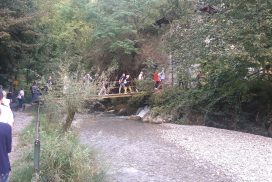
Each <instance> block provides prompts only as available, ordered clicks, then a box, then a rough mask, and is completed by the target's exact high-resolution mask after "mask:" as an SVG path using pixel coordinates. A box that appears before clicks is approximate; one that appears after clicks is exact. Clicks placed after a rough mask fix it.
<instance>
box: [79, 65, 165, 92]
mask: <svg viewBox="0 0 272 182" xmlns="http://www.w3.org/2000/svg"><path fill="white" fill-rule="evenodd" d="M84 78H85V77H84ZM137 79H138V81H142V80H144V79H145V75H144V72H143V71H141V72H140V73H139V75H138V77H137ZM164 80H165V71H164V69H162V70H161V72H159V73H158V71H157V70H156V71H155V72H154V73H153V81H154V88H155V89H161V88H162V83H163V82H164ZM133 86H135V89H134V90H133V89H132V88H133ZM134 91H136V92H138V89H137V87H136V85H135V84H134V83H133V79H132V78H131V76H130V75H129V74H127V75H126V74H125V73H123V74H122V75H121V76H120V77H119V79H118V81H113V82H112V84H111V82H108V81H105V80H103V81H102V82H101V89H100V91H99V92H98V95H107V94H109V93H119V94H121V93H124V94H127V93H133V92H134Z"/></svg>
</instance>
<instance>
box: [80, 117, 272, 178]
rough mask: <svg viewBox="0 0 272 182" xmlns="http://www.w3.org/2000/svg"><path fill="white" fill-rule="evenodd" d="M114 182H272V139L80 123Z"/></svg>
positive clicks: (126, 123)
mask: <svg viewBox="0 0 272 182" xmlns="http://www.w3.org/2000/svg"><path fill="white" fill-rule="evenodd" d="M77 118H78V119H77V123H76V125H77V126H78V127H79V131H80V138H81V141H82V143H85V144H87V145H88V146H90V147H92V148H95V149H96V150H97V153H98V154H99V155H98V156H99V160H100V161H101V164H102V165H104V166H106V168H107V173H106V174H107V177H108V181H118V182H128V181H139V182H150V181H156V182H157V181H158V182H159V181H163V182H165V181H166V182H167V181H169V182H170V181H171V182H172V181H173V182H174V181H177V182H179V181H184V182H196V181H201V182H202V181H203V182H206V181H207V182H209V181H211V182H216V181H220V182H223V181H226V182H229V181H235V182H243V181H252V182H255V181H262V182H269V181H272V180H271V179H272V171H271V170H272V162H271V160H270V159H271V158H272V139H271V138H265V137H261V136H257V135H251V134H247V133H241V132H234V131H228V130H222V129H215V128H209V127H203V126H180V125H174V124H161V125H152V124H149V123H142V122H139V121H133V120H129V119H128V118H127V117H117V116H112V115H111V116H109V115H103V114H101V115H96V114H95V115H81V116H78V117H77Z"/></svg>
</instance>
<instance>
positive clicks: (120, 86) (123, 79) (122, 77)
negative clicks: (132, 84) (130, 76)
mask: <svg viewBox="0 0 272 182" xmlns="http://www.w3.org/2000/svg"><path fill="white" fill-rule="evenodd" d="M125 79H126V74H125V73H123V74H122V76H121V77H120V78H119V94H120V93H121V90H122V88H124V89H125V83H124V81H125Z"/></svg>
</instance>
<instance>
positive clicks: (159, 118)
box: [150, 116, 165, 124]
mask: <svg viewBox="0 0 272 182" xmlns="http://www.w3.org/2000/svg"><path fill="white" fill-rule="evenodd" d="M164 122H165V120H164V119H162V118H161V117H160V116H158V117H156V118H152V119H151V120H150V123H152V124H162V123H164Z"/></svg>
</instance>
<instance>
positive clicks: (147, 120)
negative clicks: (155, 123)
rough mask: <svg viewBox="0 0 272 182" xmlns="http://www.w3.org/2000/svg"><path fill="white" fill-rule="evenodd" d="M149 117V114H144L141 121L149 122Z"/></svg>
mask: <svg viewBox="0 0 272 182" xmlns="http://www.w3.org/2000/svg"><path fill="white" fill-rule="evenodd" d="M150 119H151V116H150V115H146V116H145V117H143V119H142V121H143V122H144V123H149V121H150Z"/></svg>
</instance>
